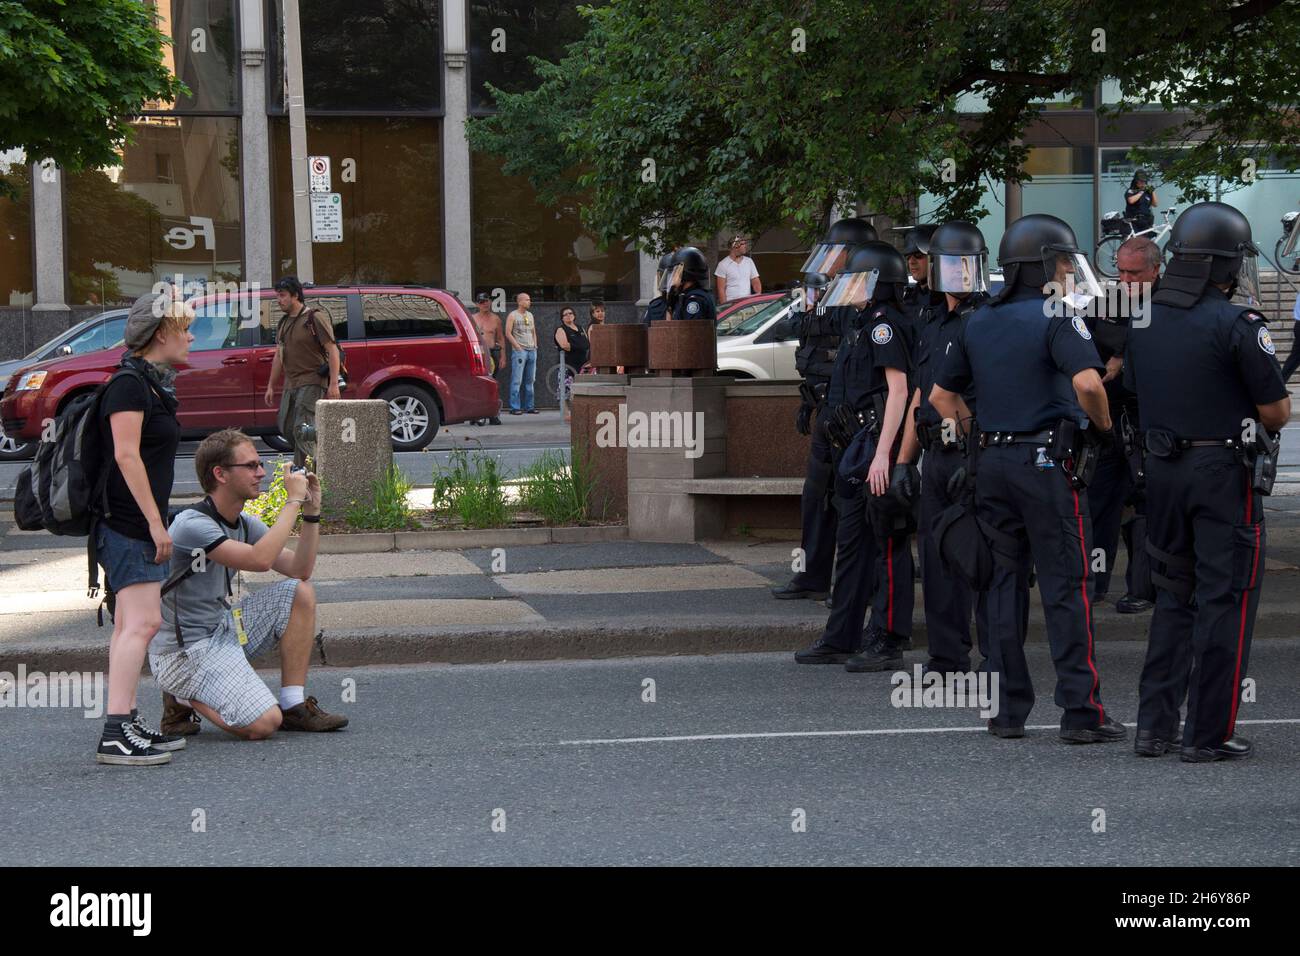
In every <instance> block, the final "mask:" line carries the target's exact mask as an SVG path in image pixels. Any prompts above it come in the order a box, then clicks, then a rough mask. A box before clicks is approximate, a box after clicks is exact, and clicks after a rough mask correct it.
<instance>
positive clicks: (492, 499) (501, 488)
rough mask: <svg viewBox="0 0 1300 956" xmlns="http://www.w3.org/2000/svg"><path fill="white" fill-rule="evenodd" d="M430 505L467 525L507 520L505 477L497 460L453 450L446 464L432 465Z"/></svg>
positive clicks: (499, 524)
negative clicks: (431, 496) (431, 502)
mask: <svg viewBox="0 0 1300 956" xmlns="http://www.w3.org/2000/svg"><path fill="white" fill-rule="evenodd" d="M433 507H434V509H435V510H437V511H443V512H446V513H448V514H453V515H456V516H457V517H459V518H460V520H461V521H462V522H463V523H464V525H465V527H467V528H501V527H504V526H505V525H506V524H508V523H509V518H510V514H509V508H508V507H507V505H506V495H505V476H504V475H502V474H501V469H500V468H499V467H498V465H497V462H496V459H495V458H492V457H490V456H488V455H484V454H483V453H482V452H476V453H475V454H474V457H473V459H472V460H471V459H470V456H469V454H468V453H467V452H466V451H465V449H463V448H457V449H454V450H453V451H452V452H451V455H450V456H449V457H448V460H447V466H446V467H445V468H444V467H443V466H441V465H436V464H435V466H434V474H433Z"/></svg>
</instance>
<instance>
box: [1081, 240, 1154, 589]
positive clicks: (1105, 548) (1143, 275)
mask: <svg viewBox="0 0 1300 956" xmlns="http://www.w3.org/2000/svg"><path fill="white" fill-rule="evenodd" d="M1115 259H1116V265H1117V266H1118V268H1119V278H1120V284H1121V290H1122V291H1123V293H1124V295H1123V296H1121V297H1120V298H1119V299H1118V300H1117V302H1118V305H1119V306H1120V307H1119V308H1118V309H1116V310H1114V311H1115V314H1114V315H1101V316H1096V317H1090V318H1088V319H1087V323H1088V330H1089V331H1090V332H1092V335H1093V341H1094V342H1095V343H1096V345H1097V354H1098V357H1099V358H1100V359H1101V360H1102V362H1104V363H1105V365H1106V374H1105V375H1103V376H1102V384H1103V385H1105V386H1106V397H1107V399H1108V400H1109V402H1110V417H1111V421H1113V422H1115V423H1116V425H1117V426H1120V428H1121V435H1122V437H1123V438H1124V440H1123V442H1116V443H1115V444H1114V445H1111V446H1109V447H1108V448H1106V449H1105V450H1104V451H1103V452H1102V453H1101V455H1100V456H1099V457H1098V461H1097V473H1096V475H1095V476H1094V477H1093V480H1092V482H1091V483H1090V484H1089V485H1088V510H1089V511H1091V512H1092V529H1093V536H1094V538H1095V542H1096V547H1097V548H1098V549H1100V550H1101V551H1102V552H1103V554H1104V560H1105V564H1104V566H1103V567H1102V568H1101V569H1100V570H1098V571H1097V575H1096V578H1095V579H1094V586H1093V603H1094V604H1100V603H1101V602H1102V601H1104V600H1105V599H1106V595H1107V592H1108V591H1109V585H1110V578H1111V569H1112V568H1113V567H1114V566H1115V557H1116V553H1117V552H1118V551H1119V539H1120V531H1121V519H1122V518H1123V515H1124V509H1125V506H1126V505H1128V504H1132V505H1133V507H1134V512H1135V514H1134V516H1133V517H1132V518H1131V519H1129V521H1128V523H1127V525H1125V526H1124V528H1123V530H1124V533H1125V540H1126V541H1127V542H1128V545H1129V561H1128V572H1127V576H1126V584H1127V587H1126V590H1125V592H1124V596H1123V597H1121V598H1120V599H1119V600H1118V601H1116V602H1115V610H1116V611H1118V612H1119V613H1120V614H1138V613H1141V612H1143V611H1149V610H1151V608H1152V607H1153V604H1152V602H1151V601H1150V600H1148V599H1147V597H1145V596H1144V595H1147V594H1149V593H1150V576H1149V574H1147V573H1145V569H1146V568H1147V561H1146V555H1145V554H1144V553H1137V554H1135V553H1134V547H1135V544H1134V542H1136V547H1137V548H1138V549H1142V548H1144V547H1145V543H1146V532H1145V527H1146V519H1145V504H1144V500H1145V492H1144V489H1143V488H1142V487H1141V486H1140V483H1139V482H1140V479H1141V467H1140V463H1139V462H1137V461H1136V456H1137V455H1139V454H1140V451H1139V450H1138V449H1136V448H1135V447H1134V443H1135V440H1136V429H1137V428H1138V427H1139V420H1138V404H1137V396H1136V395H1134V394H1133V393H1132V392H1131V391H1129V390H1128V389H1127V388H1126V387H1125V386H1124V381H1123V376H1122V374H1121V370H1122V368H1123V356H1124V346H1125V342H1126V341H1127V339H1128V325H1129V320H1130V319H1131V317H1132V312H1134V311H1135V310H1137V309H1139V308H1142V307H1144V306H1146V305H1148V304H1149V302H1150V297H1151V293H1152V291H1153V290H1154V289H1155V288H1156V285H1157V283H1158V282H1159V280H1160V263H1161V253H1160V247H1159V246H1157V245H1156V244H1155V243H1154V242H1152V241H1151V240H1150V239H1148V238H1146V237H1145V236H1136V237H1134V238H1132V239H1129V240H1128V241H1127V242H1125V243H1124V244H1123V245H1122V246H1120V248H1119V252H1118V253H1117V255H1116V257H1115ZM1135 465H1136V466H1137V467H1134V466H1135Z"/></svg>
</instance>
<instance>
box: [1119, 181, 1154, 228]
mask: <svg viewBox="0 0 1300 956" xmlns="http://www.w3.org/2000/svg"><path fill="white" fill-rule="evenodd" d="M1139 194H1141V196H1142V198H1141V199H1139V200H1138V201H1137V202H1135V203H1130V202H1129V200H1130V199H1132V198H1133V197H1134V196H1137V195H1139ZM1124 218H1125V219H1140V220H1142V221H1144V222H1151V221H1153V220H1154V219H1155V217H1154V216H1152V215H1151V193H1149V192H1147V190H1145V189H1137V188H1134V189H1128V190H1125V192H1124Z"/></svg>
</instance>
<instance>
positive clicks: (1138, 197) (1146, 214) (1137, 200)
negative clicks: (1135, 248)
mask: <svg viewBox="0 0 1300 956" xmlns="http://www.w3.org/2000/svg"><path fill="white" fill-rule="evenodd" d="M1159 205H1160V200H1159V199H1157V198H1156V191H1155V190H1154V189H1152V188H1151V187H1150V186H1148V185H1147V174H1146V173H1144V172H1143V171H1142V170H1140V169H1139V170H1138V171H1137V172H1136V173H1134V174H1133V179H1132V181H1131V182H1130V183H1129V184H1128V189H1127V190H1125V192H1124V218H1125V219H1128V220H1130V221H1131V223H1132V225H1133V231H1134V232H1141V231H1142V230H1143V229H1150V228H1151V227H1152V226H1153V225H1155V221H1156V217H1155V214H1154V213H1152V212H1151V208H1152V207H1153V206H1159Z"/></svg>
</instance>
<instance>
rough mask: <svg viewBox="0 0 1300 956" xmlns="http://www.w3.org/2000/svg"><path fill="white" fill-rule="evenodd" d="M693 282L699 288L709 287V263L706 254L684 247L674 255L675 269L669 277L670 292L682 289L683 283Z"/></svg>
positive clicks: (693, 248)
mask: <svg viewBox="0 0 1300 956" xmlns="http://www.w3.org/2000/svg"><path fill="white" fill-rule="evenodd" d="M687 281H691V282H694V283H695V284H696V285H697V286H699V285H707V284H708V281H709V263H708V260H707V259H705V258H704V253H702V252H700V250H699V249H696V248H695V247H694V246H682V248H680V249H678V250H677V252H676V253H674V254H673V267H672V271H671V272H670V273H669V275H668V291H669V292H672V290H673V289H678V290H680V289H681V286H682V283H683V282H687Z"/></svg>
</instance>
